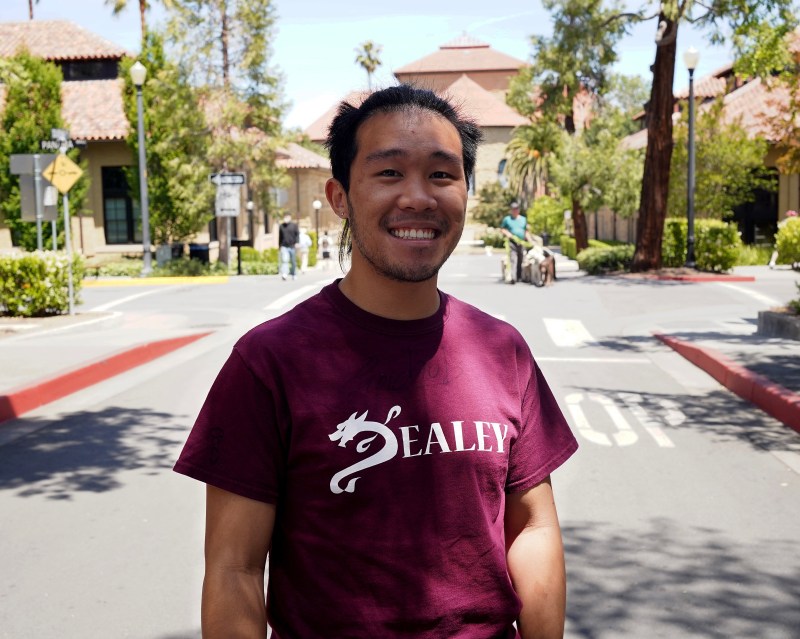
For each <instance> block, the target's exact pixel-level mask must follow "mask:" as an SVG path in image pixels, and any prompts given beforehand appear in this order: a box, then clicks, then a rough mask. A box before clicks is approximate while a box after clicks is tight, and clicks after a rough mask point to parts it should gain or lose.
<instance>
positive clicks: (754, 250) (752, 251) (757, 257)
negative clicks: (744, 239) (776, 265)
mask: <svg viewBox="0 0 800 639" xmlns="http://www.w3.org/2000/svg"><path fill="white" fill-rule="evenodd" d="M771 256H772V247H771V246H764V245H761V244H742V246H740V247H739V255H738V256H737V257H736V266H763V265H764V264H769V258H770V257H771Z"/></svg>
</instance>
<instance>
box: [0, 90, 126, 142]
mask: <svg viewBox="0 0 800 639" xmlns="http://www.w3.org/2000/svg"><path fill="white" fill-rule="evenodd" d="M123 85H124V83H123V81H122V80H121V79H117V80H87V81H83V82H62V83H61V115H62V117H63V118H64V122H65V123H66V125H67V127H68V128H69V133H70V137H71V138H73V139H82V140H124V139H125V138H126V137H127V135H128V129H129V125H128V120H127V118H126V117H125V109H124V107H123V105H122V88H123ZM5 102H6V87H5V86H4V85H2V84H0V113H2V112H3V109H4V108H5Z"/></svg>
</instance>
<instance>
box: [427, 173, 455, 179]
mask: <svg viewBox="0 0 800 639" xmlns="http://www.w3.org/2000/svg"><path fill="white" fill-rule="evenodd" d="M431 177H432V178H433V179H434V180H449V179H451V178H452V177H453V176H452V175H450V174H449V173H448V172H447V171H434V172H433V173H431Z"/></svg>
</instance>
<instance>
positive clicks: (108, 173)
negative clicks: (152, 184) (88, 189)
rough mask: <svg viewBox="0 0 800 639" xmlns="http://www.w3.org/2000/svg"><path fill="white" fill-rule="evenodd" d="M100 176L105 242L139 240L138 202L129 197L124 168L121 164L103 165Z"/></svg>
mask: <svg viewBox="0 0 800 639" xmlns="http://www.w3.org/2000/svg"><path fill="white" fill-rule="evenodd" d="M102 178H103V228H104V229H105V234H106V244H134V243H138V242H141V241H142V214H141V212H140V211H139V203H138V202H134V201H133V200H132V199H131V196H130V189H129V187H128V180H127V179H126V178H125V170H124V169H123V167H121V166H104V167H103V168H102Z"/></svg>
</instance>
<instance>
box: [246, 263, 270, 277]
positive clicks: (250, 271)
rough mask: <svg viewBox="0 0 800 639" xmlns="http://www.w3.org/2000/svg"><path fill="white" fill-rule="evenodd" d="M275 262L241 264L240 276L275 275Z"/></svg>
mask: <svg viewBox="0 0 800 639" xmlns="http://www.w3.org/2000/svg"><path fill="white" fill-rule="evenodd" d="M277 274H278V263H277V262H263V261H262V262H242V275H277Z"/></svg>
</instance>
